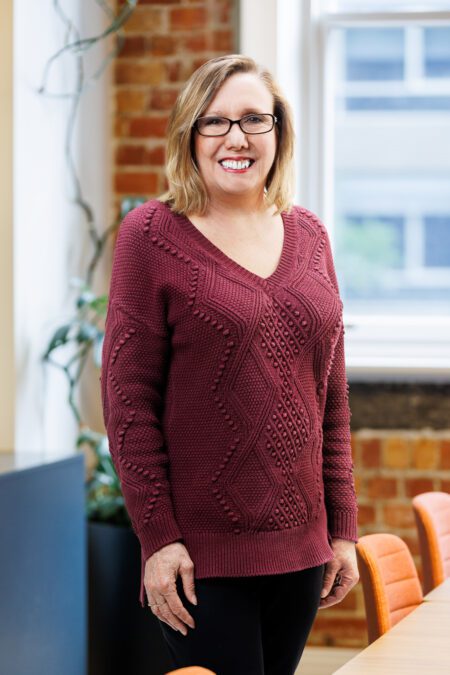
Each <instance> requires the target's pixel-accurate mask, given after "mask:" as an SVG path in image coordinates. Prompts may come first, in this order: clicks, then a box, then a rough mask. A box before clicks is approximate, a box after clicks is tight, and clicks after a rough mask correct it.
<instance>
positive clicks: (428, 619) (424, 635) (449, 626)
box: [335, 585, 450, 675]
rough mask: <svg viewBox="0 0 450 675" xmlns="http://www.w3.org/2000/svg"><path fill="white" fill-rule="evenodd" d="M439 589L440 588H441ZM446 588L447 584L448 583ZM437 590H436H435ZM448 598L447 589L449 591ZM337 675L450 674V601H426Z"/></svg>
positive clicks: (342, 668)
mask: <svg viewBox="0 0 450 675" xmlns="http://www.w3.org/2000/svg"><path fill="white" fill-rule="evenodd" d="M439 588H440V587H439ZM446 588H447V585H446ZM435 590H436V589H435ZM446 595H447V598H448V591H447V590H446ZM335 673H336V675H337V674H338V673H339V675H347V674H348V675H356V674H358V675H372V674H375V673H376V674H377V675H391V674H392V675H394V674H395V675H401V674H402V673H405V674H406V673H408V675H414V674H416V673H417V674H419V673H420V675H424V673H430V674H431V673H433V675H440V674H441V673H442V674H444V673H445V675H448V674H449V673H450V602H447V601H444V602H440V601H438V600H434V599H433V600H430V599H429V598H428V599H427V601H424V602H423V603H422V604H421V605H419V607H417V608H416V609H415V610H413V611H412V612H411V614H408V616H406V617H405V618H404V619H402V620H401V621H399V623H397V624H396V625H395V626H393V628H391V629H390V630H389V631H388V632H387V633H385V634H384V635H382V636H381V637H380V638H378V640H375V642H372V644H371V645H369V646H368V647H366V649H363V650H362V651H361V652H360V653H359V654H358V655H357V656H355V657H354V658H353V659H351V660H350V661H348V662H347V663H346V664H345V665H344V666H342V667H341V668H339V669H338V670H336V671H335Z"/></svg>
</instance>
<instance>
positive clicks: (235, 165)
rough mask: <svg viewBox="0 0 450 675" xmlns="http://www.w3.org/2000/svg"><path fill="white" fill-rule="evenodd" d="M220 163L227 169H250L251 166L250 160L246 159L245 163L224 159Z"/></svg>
mask: <svg viewBox="0 0 450 675" xmlns="http://www.w3.org/2000/svg"><path fill="white" fill-rule="evenodd" d="M220 163H221V164H222V166H224V167H225V168H226V169H248V167H249V166H250V160H249V159H246V160H245V161H243V162H236V161H234V160H232V159H224V160H223V161H221V162H220Z"/></svg>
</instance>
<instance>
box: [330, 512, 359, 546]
mask: <svg viewBox="0 0 450 675" xmlns="http://www.w3.org/2000/svg"><path fill="white" fill-rule="evenodd" d="M327 518H328V531H329V533H330V535H331V536H332V537H338V538H340V539H348V540H350V541H354V542H355V543H357V541H358V511H332V512H331V513H327Z"/></svg>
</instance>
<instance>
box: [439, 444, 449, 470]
mask: <svg viewBox="0 0 450 675" xmlns="http://www.w3.org/2000/svg"><path fill="white" fill-rule="evenodd" d="M439 468H440V469H450V440H447V439H443V440H441V456H440V466H439Z"/></svg>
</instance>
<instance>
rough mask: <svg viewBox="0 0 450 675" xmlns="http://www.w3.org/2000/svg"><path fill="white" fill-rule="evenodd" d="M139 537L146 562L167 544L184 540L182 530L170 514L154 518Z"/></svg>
mask: <svg viewBox="0 0 450 675" xmlns="http://www.w3.org/2000/svg"><path fill="white" fill-rule="evenodd" d="M138 537H139V541H140V543H141V549H142V555H143V557H144V559H145V560H147V559H148V558H150V556H151V555H153V553H155V551H157V550H158V549H160V548H162V547H163V546H165V545H166V544H170V543H171V542H173V541H177V540H179V539H183V536H182V534H181V530H180V528H179V527H178V524H177V522H176V520H175V518H174V517H173V515H172V513H170V512H166V513H163V514H162V515H160V516H158V517H157V518H152V519H151V520H150V522H149V523H147V525H146V526H145V529H142V530H140V532H139V533H138Z"/></svg>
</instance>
